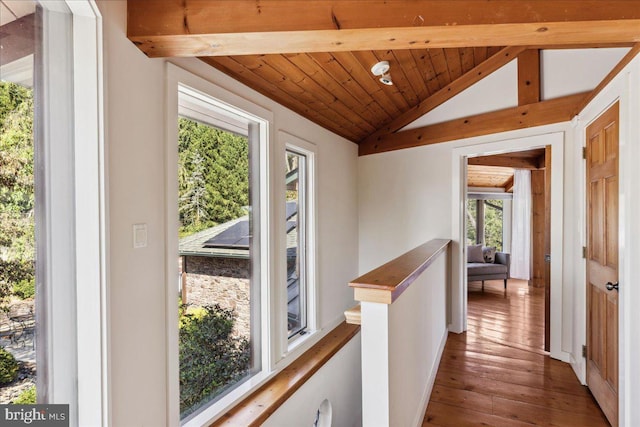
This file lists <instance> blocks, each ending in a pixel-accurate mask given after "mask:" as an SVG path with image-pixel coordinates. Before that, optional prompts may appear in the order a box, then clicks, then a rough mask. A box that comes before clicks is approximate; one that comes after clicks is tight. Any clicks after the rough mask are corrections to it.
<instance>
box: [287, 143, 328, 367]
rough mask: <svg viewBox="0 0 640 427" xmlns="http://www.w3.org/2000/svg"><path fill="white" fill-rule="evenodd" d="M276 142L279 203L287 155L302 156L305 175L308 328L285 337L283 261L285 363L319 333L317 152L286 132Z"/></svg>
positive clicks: (310, 144)
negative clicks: (278, 144) (278, 146)
mask: <svg viewBox="0 0 640 427" xmlns="http://www.w3.org/2000/svg"><path fill="white" fill-rule="evenodd" d="M278 138H279V140H280V142H281V152H282V154H283V155H282V167H281V168H280V170H281V171H283V172H282V174H283V176H282V185H281V187H280V188H281V189H282V196H281V198H280V200H282V201H283V202H284V201H285V200H286V196H285V185H286V184H285V176H284V174H285V172H284V171H285V170H286V168H285V164H284V162H285V161H286V154H285V153H287V152H292V153H295V154H298V155H301V156H304V157H305V159H306V162H305V163H306V167H305V169H306V173H305V183H304V185H305V190H306V194H305V200H304V204H305V215H304V221H305V224H304V229H305V233H304V241H303V244H304V252H305V259H304V260H305V265H304V268H303V271H304V276H305V280H304V281H305V289H304V293H305V295H306V301H305V311H306V318H307V319H306V323H307V326H306V328H305V333H304V334H299V333H298V334H296V335H293V336H291V337H288V327H287V310H288V307H287V268H286V259H285V260H283V263H282V267H281V268H282V269H283V276H282V279H281V281H280V283H282V293H283V296H282V298H281V299H280V301H281V304H283V305H282V306H281V307H280V309H279V313H281V315H283V322H281V332H280V334H281V335H282V334H284V336H283V343H282V345H281V347H280V348H281V351H282V356H281V357H282V359H287V358H288V357H290V358H293V357H296V356H297V354H298V353H297V351H299V350H297V349H298V348H299V347H305V348H306V343H307V342H308V341H313V340H314V338H313V337H314V336H315V335H317V334H316V333H317V332H318V331H319V329H320V328H319V321H318V312H319V310H318V301H319V298H318V291H319V290H318V286H317V270H316V267H317V239H316V236H317V210H316V209H317V204H316V193H317V185H318V182H317V176H316V169H317V167H316V165H317V161H318V160H317V155H318V150H317V147H316V145H315V144H313V143H311V142H309V141H306V140H304V139H302V138H299V137H297V136H295V135H292V134H290V133H288V132H285V131H282V130H281V131H279V132H278ZM281 205H282V209H283V212H282V215H281V216H280V217H281V218H282V220H281V221H280V222H281V224H280V226H281V227H282V230H283V232H282V233H281V240H282V242H281V245H282V250H281V252H280V253H285V252H286V220H285V213H284V209H285V204H284V203H281Z"/></svg>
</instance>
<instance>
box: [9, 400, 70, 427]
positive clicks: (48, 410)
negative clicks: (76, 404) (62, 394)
mask: <svg viewBox="0 0 640 427" xmlns="http://www.w3.org/2000/svg"><path fill="white" fill-rule="evenodd" d="M0 426H1V427H4V426H37V427H69V405H47V404H44V405H0Z"/></svg>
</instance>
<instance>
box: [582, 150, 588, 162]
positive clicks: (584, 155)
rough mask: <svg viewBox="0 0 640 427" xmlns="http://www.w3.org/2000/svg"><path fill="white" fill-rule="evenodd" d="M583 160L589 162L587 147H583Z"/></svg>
mask: <svg viewBox="0 0 640 427" xmlns="http://www.w3.org/2000/svg"><path fill="white" fill-rule="evenodd" d="M582 158H583V159H585V160H587V147H582Z"/></svg>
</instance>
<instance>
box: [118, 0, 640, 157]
mask: <svg viewBox="0 0 640 427" xmlns="http://www.w3.org/2000/svg"><path fill="white" fill-rule="evenodd" d="M585 28H588V29H589V30H588V31H585ZM127 32H128V37H129V39H130V40H131V41H132V42H133V43H135V44H136V45H137V46H138V47H139V48H140V49H141V50H142V51H143V52H144V53H145V54H147V55H148V56H150V57H172V56H192V57H198V58H200V59H202V60H203V61H205V62H206V63H207V64H210V65H211V66H213V67H215V68H217V69H219V70H221V71H222V72H224V73H226V74H228V75H230V76H231V77H233V78H234V79H236V80H238V81H240V82H242V83H244V84H246V85H247V86H249V87H251V88H253V89H255V90H256V91H258V92H260V93H262V94H264V95H266V96H267V97H269V98H271V99H273V100H275V101H276V102H278V103H280V104H282V105H284V106H286V107H288V108H290V109H291V110H293V111H295V112H297V113H298V114H300V115H302V116H303V117H306V118H308V119H309V120H311V121H313V122H315V123H317V124H319V125H320V126H323V127H325V128H326V129H329V130H331V131H332V132H334V133H336V134H338V135H341V136H343V137H345V138H347V139H348V140H351V141H353V142H355V143H358V144H359V152H360V155H365V154H371V153H377V152H382V151H390V150H396V149H401V148H408V147H414V146H418V145H425V144H433V143H438V142H442V141H449V140H452V139H459V138H463V137H470V136H476V135H484V134H489V133H495V132H500V131H506V130H513V129H522V128H526V127H531V126H539V125H543V124H549V123H557V122H562V121H568V120H570V119H571V118H572V117H573V116H574V115H575V114H576V113H577V112H578V111H579V110H578V109H579V106H580V105H581V103H582V102H584V101H585V100H587V99H588V96H589V94H576V95H572V96H567V97H563V98H558V99H556V100H542V99H541V98H540V64H539V50H540V49H543V48H567V47H573V48H580V47H585V48H586V47H608V46H628V47H631V46H633V49H632V51H631V52H630V53H629V55H627V57H626V58H625V59H624V61H627V62H628V61H630V59H631V58H633V56H634V55H635V54H637V53H638V52H639V51H640V0H606V1H605V0H526V1H524V0H523V1H513V0H457V1H455V2H452V1H446V0H386V1H385V0H308V1H305V2H300V1H295V0H218V1H215V2H213V1H206V0H181V1H178V0H165V1H159V0H129V1H128V23H127ZM515 58H518V93H519V96H518V99H519V104H518V106H515V107H513V108H510V109H505V110H501V111H497V112H495V113H485V114H482V115H478V116H473V117H468V118H462V119H458V120H454V121H451V122H445V123H441V124H437V125H431V126H425V127H422V128H418V129H413V130H411V131H403V130H402V128H403V127H404V126H406V125H407V124H409V123H411V122H413V121H414V120H416V119H417V118H419V117H421V116H422V115H424V114H426V113H428V112H429V111H431V110H433V109H434V108H436V107H437V106H438V105H441V104H442V103H443V102H445V101H447V100H448V99H450V98H452V97H453V96H455V95H456V94H458V93H460V92H462V91H463V90H464V89H466V88H468V87H470V86H471V85H473V84H475V83H476V82H478V81H479V80H481V79H482V78H484V77H486V76H487V75H489V74H491V73H492V72H493V71H495V70H497V69H498V68H500V67H501V66H503V65H504V64H506V63H508V62H509V61H511V60H513V59H515ZM383 60H384V61H388V62H389V63H390V66H391V69H390V73H391V77H392V80H393V83H394V84H393V86H385V85H383V84H382V83H380V82H379V81H378V77H376V76H373V75H372V73H371V67H372V66H373V65H374V64H375V63H377V62H378V61H383Z"/></svg>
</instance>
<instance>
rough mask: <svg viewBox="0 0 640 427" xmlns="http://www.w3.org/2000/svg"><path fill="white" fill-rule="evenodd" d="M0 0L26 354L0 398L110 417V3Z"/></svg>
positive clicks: (19, 313) (7, 191)
mask: <svg viewBox="0 0 640 427" xmlns="http://www.w3.org/2000/svg"><path fill="white" fill-rule="evenodd" d="M0 8H1V12H0V26H1V27H0V34H2V37H1V39H2V43H1V44H2V49H1V52H0V229H1V230H0V264H2V265H0V276H1V277H0V288H2V292H3V295H2V297H3V298H2V304H3V307H2V308H4V309H6V310H2V311H1V312H0V317H1V316H3V315H5V314H6V316H4V317H2V320H0V331H1V332H2V333H1V334H0V335H1V337H0V344H2V346H3V347H5V350H6V351H7V352H8V353H10V354H12V355H13V358H14V359H16V361H17V363H18V370H17V373H18V375H17V377H16V378H15V379H13V380H12V379H11V375H9V376H8V377H5V378H7V379H8V380H9V381H8V382H7V383H5V384H3V385H2V390H0V396H2V397H1V398H0V401H1V402H2V403H8V402H14V403H16V402H17V401H18V402H20V403H28V402H33V401H34V399H37V401H38V402H39V403H50V402H56V403H67V404H69V413H68V414H67V415H68V418H67V420H68V421H69V424H70V425H100V424H102V423H104V424H107V423H108V419H107V418H108V414H107V413H106V411H104V408H106V407H107V406H106V395H107V394H108V392H107V384H106V382H105V377H106V375H105V368H106V363H105V359H104V350H105V349H106V335H105V333H104V325H105V322H104V320H105V316H106V314H105V313H106V301H105V299H104V298H103V296H104V295H105V276H104V275H105V268H104V265H105V262H104V257H105V253H106V250H105V244H104V238H103V236H104V206H105V204H104V186H103V173H104V163H103V141H102V133H101V128H102V126H101V89H100V85H101V70H100V68H99V66H98V65H99V62H100V60H101V46H100V35H101V28H100V21H99V13H98V12H97V9H96V8H95V4H94V3H92V2H89V1H68V2H67V1H54V0H48V1H39V2H31V1H11V2H8V1H4V2H2V5H1V6H0ZM74 52H75V54H74ZM74 95H75V96H74ZM9 359H11V357H9V356H7V355H6V354H3V356H2V360H3V372H2V374H3V375H2V376H3V377H4V374H6V373H7V370H6V368H7V365H6V364H4V362H6V361H7V360H9ZM11 371H13V369H12V368H9V372H11ZM13 372H15V371H13ZM34 381H35V383H36V387H35V388H34V387H33V383H34ZM0 424H1V422H0Z"/></svg>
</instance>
